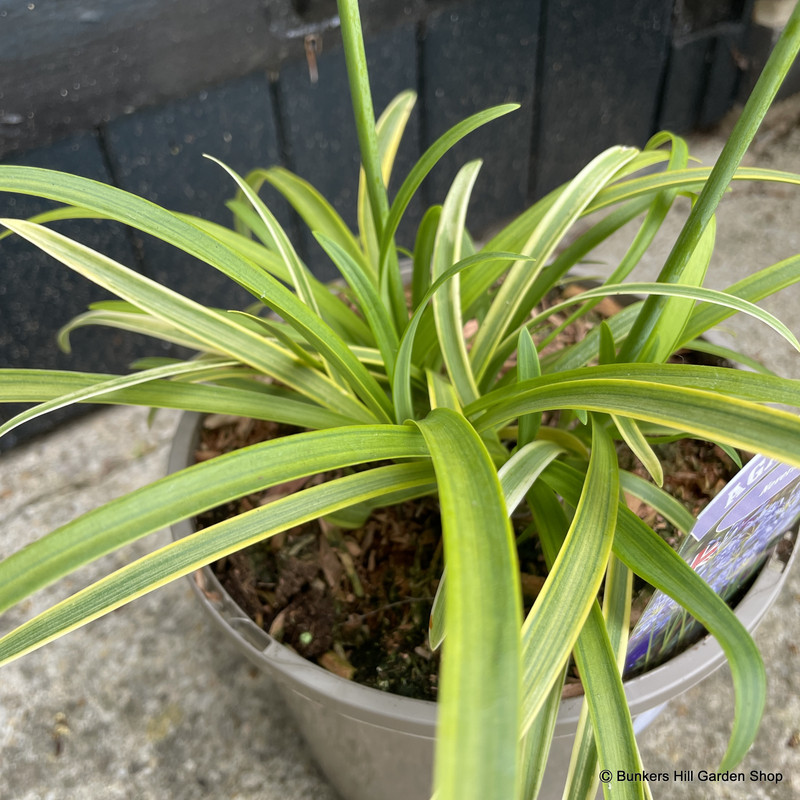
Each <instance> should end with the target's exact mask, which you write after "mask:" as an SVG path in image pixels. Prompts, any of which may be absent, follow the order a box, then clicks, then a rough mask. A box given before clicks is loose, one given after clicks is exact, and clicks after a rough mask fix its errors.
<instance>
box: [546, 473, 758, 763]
mask: <svg viewBox="0 0 800 800" xmlns="http://www.w3.org/2000/svg"><path fill="white" fill-rule="evenodd" d="M542 478H543V479H544V480H545V481H546V482H547V483H548V485H549V486H551V487H552V489H553V490H554V491H556V492H558V493H559V494H561V495H562V496H563V497H564V498H565V499H566V501H567V502H569V503H574V502H576V501H577V498H578V493H579V492H580V490H581V486H582V484H583V480H584V479H583V476H582V475H580V473H577V472H576V471H575V470H573V469H571V468H570V467H568V466H566V465H564V464H561V463H560V462H557V461H556V462H553V463H552V464H551V465H550V466H549V467H548V468H547V470H545V472H544V473H543V476H542ZM614 554H615V555H616V556H617V557H618V558H619V559H620V561H622V562H623V563H624V564H625V565H626V566H627V567H629V568H630V569H631V570H633V572H635V573H636V574H637V575H639V576H641V577H642V578H643V579H644V580H645V581H647V582H648V583H650V584H651V585H653V586H655V587H656V588H657V589H660V590H661V591H662V592H664V593H666V594H668V595H669V596H670V597H672V598H673V599H675V600H676V601H677V602H678V603H680V605H682V606H683V607H684V608H686V609H687V611H689V613H690V614H691V615H692V616H693V617H694V618H695V619H696V620H698V621H699V622H700V623H701V624H702V625H703V626H704V627H705V628H706V630H708V631H709V632H710V633H711V634H712V635H713V636H714V637H715V638H716V639H717V641H718V642H719V644H720V646H721V647H722V649H723V650H724V651H725V655H726V656H727V658H728V663H729V666H730V669H731V676H732V678H733V685H734V690H735V710H734V711H735V716H734V723H733V731H732V734H731V738H730V740H729V742H728V749H727V751H726V753H725V756H724V758H723V760H722V763H721V764H720V767H719V769H720V770H721V771H722V770H726V769H733V767H734V766H735V765H736V764H738V763H739V761H741V759H742V758H743V757H744V755H745V753H746V752H747V750H748V748H749V747H750V745H751V744H752V743H753V740H754V739H755V736H756V733H757V732H758V727H759V722H760V720H761V715H762V713H763V709H764V703H765V699H766V674H765V672H764V665H763V662H762V661H761V656H760V654H759V652H758V648H757V647H756V645H755V643H754V642H753V639H752V638H751V636H750V635H749V634H748V633H747V631H746V630H745V628H744V627H743V626H742V624H741V623H740V622H739V620H738V619H737V618H736V615H735V614H734V613H733V611H731V609H730V608H728V606H727V605H726V604H725V602H724V601H723V600H721V599H720V597H718V596H717V594H715V592H714V590H713V589H711V587H709V585H708V584H707V583H706V582H705V581H704V580H703V579H702V578H701V577H700V576H699V575H698V574H697V573H696V572H695V571H694V570H693V569H692V568H691V567H690V566H689V565H688V564H687V563H686V562H685V561H684V560H683V559H682V558H681V557H680V556H679V555H678V554H677V553H676V552H675V551H674V550H673V549H672V548H671V547H670V546H669V545H668V544H667V543H666V542H665V541H664V540H663V539H662V538H661V537H660V536H659V535H658V534H657V533H655V532H654V531H652V530H651V529H650V528H649V527H648V526H647V525H645V524H644V523H643V522H642V521H641V520H640V519H639V518H638V517H637V516H636V515H635V514H633V513H632V512H631V511H630V510H629V509H627V508H625V507H624V506H620V509H619V515H618V518H617V530H616V534H615V537H614Z"/></svg>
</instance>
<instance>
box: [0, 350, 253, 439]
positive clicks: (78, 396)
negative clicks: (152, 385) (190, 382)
mask: <svg viewBox="0 0 800 800" xmlns="http://www.w3.org/2000/svg"><path fill="white" fill-rule="evenodd" d="M237 363H238V362H236V361H230V360H225V359H221V358H213V359H209V360H203V361H178V362H174V363H170V364H165V365H163V366H159V367H154V368H153V369H146V370H142V371H140V372H134V373H132V374H131V375H120V376H115V377H113V378H110V379H108V380H104V381H97V382H96V383H94V384H92V385H90V386H85V387H83V388H81V389H77V390H75V391H72V392H67V393H66V394H63V395H61V396H59V397H57V398H54V399H53V400H46V401H45V402H44V403H40V404H39V405H37V406H34V407H33V408H28V409H26V410H25V411H23V412H21V413H20V414H17V415H15V416H13V417H12V418H11V419H10V420H8V421H7V422H5V423H4V424H3V425H0V436H4V435H5V434H6V433H8V432H9V431H12V430H14V428H17V427H19V426H20V425H22V424H23V423H25V422H28V421H29V420H32V419H36V417H41V416H43V415H44V414H48V413H50V412H51V411H55V410H56V409H59V408H64V407H66V406H70V405H72V404H73V403H86V402H89V401H90V400H96V399H97V398H99V397H101V396H102V395H108V394H111V393H113V392H115V391H118V390H123V389H128V388H130V387H132V386H138V385H141V384H145V383H148V382H150V381H154V380H162V379H165V378H176V377H185V376H190V377H193V378H196V379H197V380H202V379H203V377H204V376H205V375H206V374H207V373H208V372H209V371H212V370H213V371H216V370H217V369H219V368H220V367H223V368H224V367H231V366H234V365H236V364H237Z"/></svg>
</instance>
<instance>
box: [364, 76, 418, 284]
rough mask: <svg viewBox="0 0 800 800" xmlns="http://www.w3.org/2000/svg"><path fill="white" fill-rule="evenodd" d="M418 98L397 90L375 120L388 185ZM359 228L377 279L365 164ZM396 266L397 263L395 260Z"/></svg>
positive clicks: (376, 244)
mask: <svg viewBox="0 0 800 800" xmlns="http://www.w3.org/2000/svg"><path fill="white" fill-rule="evenodd" d="M416 101H417V95H416V92H412V91H410V90H406V91H404V92H400V94H398V95H397V96H396V97H394V98H393V99H392V101H391V102H390V103H389V105H388V106H386V108H385V109H384V110H383V112H382V113H381V115H380V116H379V117H378V121H377V122H376V123H375V133H376V135H377V137H378V156H379V158H380V163H381V176H382V177H383V183H384V185H385V186H388V185H389V182H390V180H391V177H392V168H393V167H394V160H395V157H396V156H397V150H398V148H399V147H400V142H401V140H402V138H403V132H404V131H405V129H406V123H407V122H408V118H409V116H411V111H412V110H413V108H414V104H415V103H416ZM357 217H358V230H359V233H360V234H361V246H362V248H363V251H364V253H366V254H367V259H366V262H367V264H368V265H369V267H370V268H372V270H373V271H374V274H373V278H374V279H375V282H376V284H377V283H378V275H377V269H378V265H379V264H380V242H379V234H378V231H377V229H376V227H375V221H374V220H373V218H372V208H371V207H370V204H369V203H368V202H367V186H366V175H365V173H364V168H363V167H362V168H361V169H360V170H359V175H358V214H357ZM395 267H396V264H395Z"/></svg>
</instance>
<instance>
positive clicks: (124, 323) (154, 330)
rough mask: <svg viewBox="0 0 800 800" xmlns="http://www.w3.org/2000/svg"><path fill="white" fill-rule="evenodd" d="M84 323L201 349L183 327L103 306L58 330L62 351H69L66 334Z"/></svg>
mask: <svg viewBox="0 0 800 800" xmlns="http://www.w3.org/2000/svg"><path fill="white" fill-rule="evenodd" d="M87 325H105V326H107V327H109V328H116V329H117V330H122V331H132V332H134V333H141V334H143V335H144V336H153V337H155V338H156V339H159V340H160V341H162V342H172V343H173V344H179V345H182V346H183V347H188V348H190V349H192V350H202V349H203V343H202V342H201V341H199V340H198V339H196V338H195V337H194V336H191V335H189V334H188V333H185V332H184V331H180V330H178V329H177V328H176V327H175V326H174V325H171V324H170V323H169V322H167V321H166V320H163V319H158V318H157V317H153V316H151V315H150V314H143V313H141V311H111V310H104V309H92V310H90V311H86V312H84V313H83V314H79V315H78V316H77V317H73V318H72V319H71V320H70V321H69V322H68V323H67V324H66V325H64V326H63V327H62V328H61V329H60V330H59V331H58V339H57V341H58V346H59V347H60V348H61V349H62V350H63V351H64V352H65V353H71V352H72V346H71V344H70V341H69V337H70V334H71V333H72V332H73V331H75V330H77V329H78V328H83V327H85V326H87Z"/></svg>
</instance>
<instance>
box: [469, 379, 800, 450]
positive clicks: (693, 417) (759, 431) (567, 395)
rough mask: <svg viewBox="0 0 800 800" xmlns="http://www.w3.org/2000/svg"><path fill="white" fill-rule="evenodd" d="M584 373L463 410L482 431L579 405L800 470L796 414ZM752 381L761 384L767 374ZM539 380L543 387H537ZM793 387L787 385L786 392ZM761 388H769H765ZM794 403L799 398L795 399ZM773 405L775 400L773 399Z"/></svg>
mask: <svg viewBox="0 0 800 800" xmlns="http://www.w3.org/2000/svg"><path fill="white" fill-rule="evenodd" d="M629 366H630V365H629ZM598 369H610V368H609V367H602V368H598ZM710 369H713V368H710ZM584 372H586V373H588V375H587V377H585V378H577V377H576V378H575V379H574V380H568V381H563V382H562V381H553V382H550V383H545V380H546V379H544V378H540V379H538V380H537V381H530V382H528V384H529V386H530V388H528V389H522V390H521V389H520V388H519V386H516V387H513V386H512V387H508V388H507V389H504V390H502V392H503V393H504V394H505V397H504V398H501V396H500V395H498V396H495V397H494V401H495V402H494V403H493V404H491V407H490V408H489V410H487V411H485V413H483V414H481V415H478V414H477V412H478V411H479V409H480V408H486V407H487V406H486V405H484V404H486V403H487V402H488V401H487V399H486V398H487V397H488V396H484V397H483V398H481V399H480V400H478V401H477V402H476V403H473V404H471V405H470V406H469V407H467V408H465V409H464V411H465V413H466V414H467V416H469V417H473V416H474V417H475V426H476V428H477V429H478V430H479V431H482V430H486V429H489V428H492V427H495V426H499V425H502V424H505V423H507V422H510V421H511V420H512V419H516V418H517V417H519V415H520V414H526V413H530V412H531V411H545V410H551V409H555V408H576V407H578V408H583V409H585V410H587V411H597V412H601V413H607V414H621V415H623V416H628V417H633V418H634V419H639V420H644V421H645V422H653V423H656V424H658V425H666V426H668V427H670V428H673V429H675V430H679V431H685V432H687V433H689V434H691V435H694V436H698V437H700V438H705V439H710V440H711V441H719V442H722V443H724V444H727V445H730V446H731V447H737V448H740V449H743V450H748V451H750V452H760V453H764V454H765V455H768V456H770V457H772V458H777V459H778V460H781V461H786V462H787V463H790V464H794V465H797V466H800V418H799V417H797V416H795V415H794V414H789V413H787V412H785V411H780V410H777V409H774V408H768V407H765V406H761V405H758V404H756V403H752V402H749V401H746V400H740V399H738V398H736V397H727V396H724V395H720V394H718V393H716V392H715V391H703V390H698V389H694V388H688V387H686V386H674V385H670V384H667V383H648V382H646V381H640V380H632V379H630V378H628V379H603V378H599V379H595V378H593V377H591V372H590V370H589V369H587V370H584ZM742 377H744V376H742ZM749 377H750V378H755V379H756V380H758V381H762V380H764V379H765V378H767V377H769V376H764V375H753V376H749ZM539 381H542V384H539V385H537V384H538V383H539ZM791 383H792V382H791V381H786V382H784V384H783V385H784V391H786V389H787V384H788V385H791ZM740 385H742V384H740ZM761 388H762V390H764V389H765V387H764V386H762V387H761ZM498 391H501V390H498ZM764 399H765V401H766V399H767V398H764ZM796 399H797V396H796V395H795V396H794V398H793V400H794V401H796ZM773 401H774V398H773V399H772V400H770V402H773Z"/></svg>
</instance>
